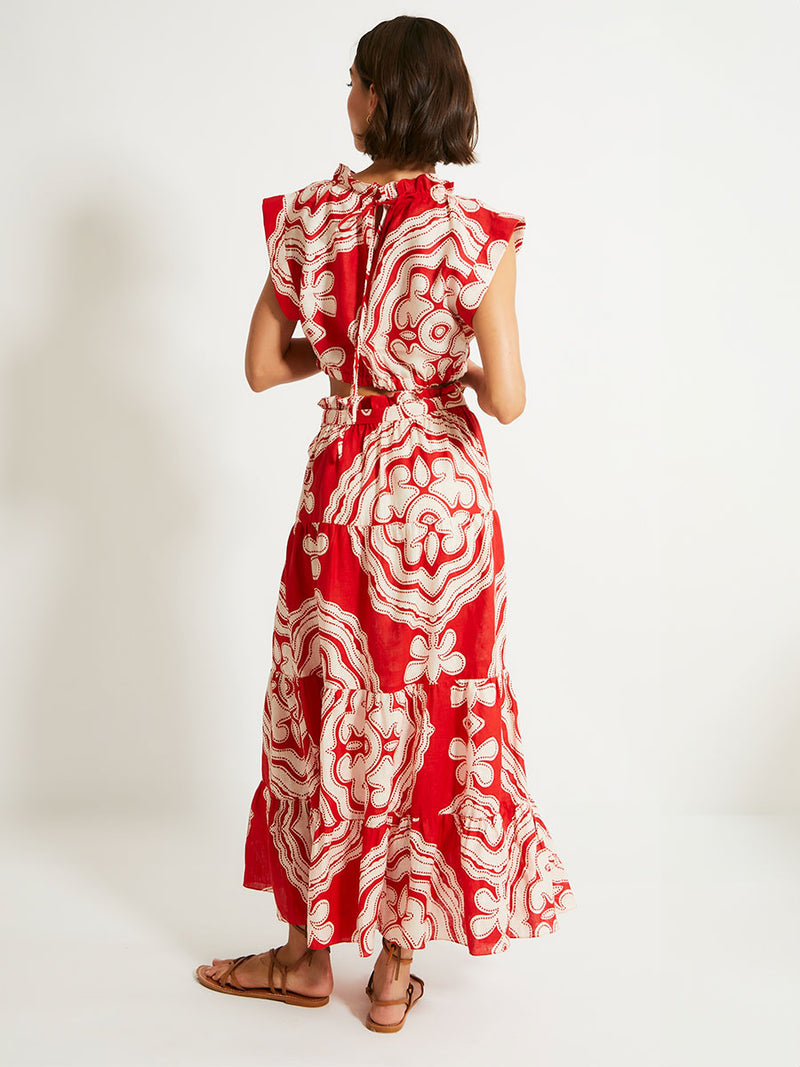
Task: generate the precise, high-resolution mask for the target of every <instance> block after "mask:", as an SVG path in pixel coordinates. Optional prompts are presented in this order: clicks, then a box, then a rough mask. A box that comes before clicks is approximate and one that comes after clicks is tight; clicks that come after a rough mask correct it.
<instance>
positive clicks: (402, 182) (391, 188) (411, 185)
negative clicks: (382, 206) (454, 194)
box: [333, 163, 454, 199]
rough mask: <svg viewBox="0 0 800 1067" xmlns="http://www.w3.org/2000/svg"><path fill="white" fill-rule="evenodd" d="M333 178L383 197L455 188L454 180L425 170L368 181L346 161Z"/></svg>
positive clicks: (362, 191) (355, 189)
mask: <svg viewBox="0 0 800 1067" xmlns="http://www.w3.org/2000/svg"><path fill="white" fill-rule="evenodd" d="M333 180H334V181H335V182H336V183H337V184H339V185H342V186H344V188H346V189H352V190H353V191H354V192H356V193H369V194H375V193H376V192H377V193H379V194H380V196H381V198H382V199H388V198H390V197H395V196H401V195H403V194H408V193H421V192H430V191H431V190H433V189H436V190H437V191H438V192H439V194H440V195H441V193H443V192H449V191H450V190H451V189H452V188H453V184H454V183H453V182H452V181H450V180H449V179H447V178H441V177H440V176H439V175H438V174H430V173H428V172H424V173H422V174H417V175H416V176H415V177H413V178H398V179H397V181H393V182H367V181H364V180H363V179H362V178H357V177H356V176H355V174H353V172H352V170H351V169H350V168H349V167H348V166H347V164H346V163H340V164H339V165H338V166H337V168H336V170H335V171H334V174H333Z"/></svg>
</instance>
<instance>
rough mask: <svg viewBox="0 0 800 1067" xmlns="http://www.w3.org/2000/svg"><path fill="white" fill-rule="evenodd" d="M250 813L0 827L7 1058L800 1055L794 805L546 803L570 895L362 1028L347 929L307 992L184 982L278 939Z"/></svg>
mask: <svg viewBox="0 0 800 1067" xmlns="http://www.w3.org/2000/svg"><path fill="white" fill-rule="evenodd" d="M240 816H241V813H240V812H230V811H228V812H227V813H225V812H223V813H220V812H218V813H217V814H216V815H215V816H214V819H213V821H209V820H208V819H207V818H205V817H202V818H199V817H197V816H195V817H194V818H192V819H186V820H178V819H171V820H170V819H165V820H159V821H158V822H157V823H153V822H150V821H145V820H138V821H137V820H134V819H131V818H129V817H114V816H112V815H110V814H109V815H105V816H93V817H91V818H68V817H64V818H61V819H58V818H56V817H55V816H54V817H53V818H51V819H49V820H48V821H47V822H38V821H26V822H20V821H17V822H15V823H14V824H13V825H6V827H5V828H4V831H3V858H4V869H5V894H4V897H5V906H4V908H3V910H2V913H1V914H2V919H1V921H2V924H3V944H4V948H5V953H4V957H5V978H6V980H5V983H4V989H3V997H2V1013H3V1025H2V1033H3V1039H2V1040H3V1045H4V1050H3V1052H2V1057H1V1058H2V1062H3V1064H4V1065H6V1067H25V1065H34V1064H35V1065H37V1067H39V1065H42V1067H44V1065H47V1067H68V1065H72V1064H81V1065H82V1067H93V1065H95V1064H96V1065H98V1067H101V1065H102V1067H129V1065H130V1067H134V1065H135V1067H140V1065H141V1067H145V1065H146V1067H157V1065H161V1064H164V1065H167V1064H169V1065H183V1064H186V1065H192V1067H206V1065H208V1067H211V1065H213V1067H251V1065H252V1067H256V1065H257V1067H265V1065H267V1064H269V1065H277V1067H290V1065H309V1067H317V1065H323V1064H325V1065H339V1064H347V1065H348V1067H357V1065H362V1064H363V1065H369V1067H374V1065H375V1064H376V1063H377V1062H380V1063H382V1064H398V1065H399V1064H401V1063H402V1064H403V1065H404V1067H405V1065H407V1064H408V1063H409V1062H416V1063H419V1064H423V1065H424V1064H427V1063H429V1062H430V1063H433V1062H436V1063H437V1064H462V1065H472V1064H475V1065H476V1067H477V1065H478V1064H501V1063H509V1062H511V1061H512V1060H519V1061H520V1062H523V1063H525V1064H526V1065H537V1064H541V1065H542V1067H612V1065H613V1067H695V1065H697V1067H701V1065H702V1067H722V1065H724V1067H759V1065H763V1064H768V1065H769V1067H784V1065H785V1067H798V1065H800V1013H799V1012H798V1004H800V908H798V900H800V818H785V817H777V816H768V815H761V816H758V815H754V816H716V817H715V816H683V817H674V818H667V817H665V816H653V815H644V814H641V815H639V816H631V815H630V814H629V813H620V812H618V811H614V810H612V809H598V811H597V813H596V814H595V815H593V817H592V818H591V820H587V819H585V818H582V817H578V816H573V815H570V816H566V815H562V816H560V817H558V818H553V819H552V820H551V822H550V824H549V825H550V829H551V831H552V833H553V835H554V839H555V841H556V842H557V845H558V846H560V851H561V855H562V858H563V859H564V863H565V865H566V866H568V869H569V874H570V877H571V880H572V884H573V887H574V890H575V895H576V900H577V902H578V906H577V908H575V909H574V910H573V911H571V912H568V913H566V914H564V915H563V916H562V917H561V920H560V926H559V929H558V930H557V931H556V932H555V933H554V934H552V935H547V936H544V937H541V938H537V939H535V940H533V941H520V942H517V943H515V944H514V945H512V947H511V949H510V950H509V951H508V952H506V953H504V954H501V955H498V956H492V957H470V956H469V955H468V954H467V952H466V950H465V949H464V948H462V947H460V946H456V945H451V944H447V943H443V942H436V943H434V944H432V945H430V946H429V947H428V948H427V949H426V950H425V951H424V952H420V953H418V954H417V955H416V957H415V961H414V971H415V973H417V974H420V975H421V976H422V977H423V978H424V979H425V983H426V991H425V996H424V998H423V1000H422V1001H421V1002H420V1004H419V1005H417V1006H416V1007H415V1008H414V1011H413V1013H412V1014H411V1015H409V1017H408V1020H407V1023H406V1026H405V1028H404V1029H403V1030H402V1031H401V1032H400V1033H398V1034H374V1033H371V1032H370V1031H368V1030H366V1028H365V1027H364V1025H363V1019H364V1016H365V1013H366V1010H367V1007H368V1002H367V998H366V996H365V995H364V984H365V982H366V979H367V976H368V974H369V970H370V966H371V964H370V962H369V961H367V960H362V959H361V958H360V957H359V956H358V953H357V950H356V948H355V946H353V945H349V944H347V945H337V946H335V947H334V948H333V951H332V960H333V966H334V975H335V983H336V985H335V988H334V992H333V995H332V998H331V1002H330V1004H328V1005H327V1006H326V1007H325V1008H321V1009H318V1010H314V1011H310V1010H308V1009H303V1008H297V1007H291V1006H287V1005H284V1004H279V1003H274V1002H269V1001H261V1000H254V999H248V998H241V997H230V996H227V997H226V996H220V995H219V994H216V993H213V992H211V991H210V990H208V989H205V988H204V987H203V986H201V985H200V984H199V983H198V982H196V980H195V979H194V969H195V967H196V966H197V964H198V963H202V962H210V960H211V958H212V957H213V956H234V955H240V954H242V953H245V952H256V951H257V952H263V951H265V950H266V949H267V948H270V947H272V946H273V945H278V944H280V943H281V941H282V940H283V933H284V930H285V927H283V926H282V925H281V924H280V923H279V921H278V920H277V918H276V916H275V911H274V905H273V898H272V896H271V894H268V893H264V894H261V893H256V892H254V891H252V890H247V889H244V888H243V887H242V886H241V884H240V874H241V845H242V831H243V829H244V827H243V826H242V825H240V823H241V822H242V820H241V818H240ZM376 951H377V950H376Z"/></svg>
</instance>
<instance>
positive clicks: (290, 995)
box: [194, 923, 330, 1008]
mask: <svg viewBox="0 0 800 1067" xmlns="http://www.w3.org/2000/svg"><path fill="white" fill-rule="evenodd" d="M292 926H294V927H296V929H298V930H302V931H303V933H304V934H305V935H306V937H308V931H307V930H306V927H305V926H300V925H299V924H298V923H292ZM278 947H279V948H280V947H281V946H278ZM314 951H315V949H311V948H307V949H306V950H305V952H304V953H303V955H302V956H301V957H300V959H299V960H297V962H296V963H293V964H292V965H291V967H287V966H286V965H285V964H283V963H281V962H280V960H278V958H277V955H276V953H277V952H278V949H277V948H271V949H270V950H269V952H268V954H267V955H268V959H269V978H268V979H267V984H266V986H251V987H249V988H248V987H245V986H242V985H239V984H238V982H236V979H235V978H234V977H233V972H234V971H235V970H236V968H237V967H238V966H239V964H240V963H244V961H245V960H249V959H252V958H253V956H255V955H256V953H255V952H250V953H248V955H246V956H237V957H236V959H235V960H233V962H232V963H231V965H230V967H228V969H227V970H226V971H225V973H224V974H223V975H222V977H221V978H219V979H216V978H211V977H210V976H209V975H208V974H206V973H205V972H206V971H207V970H208V967H209V965H208V964H206V963H203V964H201V965H200V966H199V967H198V968H197V970H196V971H195V972H194V973H195V977H196V978H197V980H198V982H200V983H201V984H202V985H204V986H206V987H207V988H208V989H215V990H216V991H217V992H218V993H232V994H233V995H234V996H237V997H258V998H259V999H260V1000H281V1001H283V1003H284V1004H297V1005H299V1006H300V1007H303V1008H321V1007H323V1005H325V1004H327V1003H328V1001H329V1000H330V996H326V997H312V996H308V995H307V994H305V993H296V992H295V991H294V990H292V989H287V988H286V982H287V979H288V976H289V971H294V970H296V968H297V967H299V966H300V964H301V963H302V961H303V960H307V961H308V964H309V966H310V965H311V959H312V953H313V952H314ZM325 951H326V952H330V946H326V948H325ZM276 967H277V969H278V972H281V971H282V972H283V974H282V976H281V979H280V985H276V984H275V982H274V981H273V975H274V972H275V968H276Z"/></svg>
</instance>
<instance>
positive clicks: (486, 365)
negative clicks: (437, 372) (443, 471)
mask: <svg viewBox="0 0 800 1067" xmlns="http://www.w3.org/2000/svg"><path fill="white" fill-rule="evenodd" d="M516 285H517V254H516V251H515V249H514V242H513V241H509V243H508V247H507V248H506V250H505V252H504V253H503V256H502V258H501V260H500V262H499V263H498V264H497V268H496V270H495V272H494V275H493V276H492V280H491V282H490V283H489V285H488V287H487V289H486V292H485V293H484V294H483V297H482V299H481V302H480V304H479V305H478V307H477V308H476V310H475V313H474V315H473V317H472V329H473V332H474V333H475V338H476V340H477V342H478V349H479V351H480V354H481V363H480V364H478V363H475V362H474V361H473V360H469V362H468V365H467V373H466V375H465V376H464V379H465V384H466V385H469V386H472V388H473V389H474V390H475V392H476V394H477V397H478V406H479V407H480V408H481V410H482V411H485V412H486V414H487V415H491V416H493V417H494V418H496V419H498V420H499V421H500V422H502V423H504V424H505V423H509V422H513V421H514V419H516V418H519V416H520V415H521V414H522V412H523V411H524V410H525V376H524V375H523V373H522V361H521V359H520V352H519V330H518V327H517V313H516V308H515V305H514V299H515V290H516Z"/></svg>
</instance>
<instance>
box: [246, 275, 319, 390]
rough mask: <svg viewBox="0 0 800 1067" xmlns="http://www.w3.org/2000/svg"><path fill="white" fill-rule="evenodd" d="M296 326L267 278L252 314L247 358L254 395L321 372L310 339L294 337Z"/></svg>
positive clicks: (247, 368)
mask: <svg viewBox="0 0 800 1067" xmlns="http://www.w3.org/2000/svg"><path fill="white" fill-rule="evenodd" d="M296 325H297V323H296V322H294V320H292V319H289V318H287V317H286V315H284V313H283V311H282V310H281V307H280V305H279V304H278V298H277V297H276V296H275V287H274V286H273V284H272V277H271V276H268V277H267V281H266V284H265V285H264V288H263V289H262V291H261V295H260V296H259V298H258V303H257V304H256V307H255V311H254V312H253V318H252V320H251V322H250V333H249V334H248V337H247V348H246V349H245V355H244V373H245V377H246V378H247V384H248V385H249V386H250V388H251V389H252V390H253V392H254V393H261V392H263V391H264V390H265V389H271V388H272V387H273V386H275V385H283V384H285V383H286V382H299V381H301V380H302V379H303V378H310V377H311V375H312V374H317V373H318V372H319V369H320V368H319V366H318V364H317V358H316V354H315V352H314V349H313V348H312V347H311V344H310V342H309V341H308V339H307V338H305V337H292V334H293V333H294V328H295V326H296Z"/></svg>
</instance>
